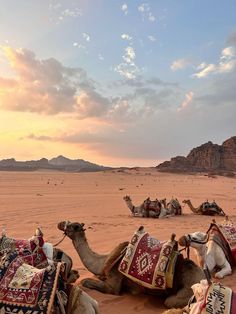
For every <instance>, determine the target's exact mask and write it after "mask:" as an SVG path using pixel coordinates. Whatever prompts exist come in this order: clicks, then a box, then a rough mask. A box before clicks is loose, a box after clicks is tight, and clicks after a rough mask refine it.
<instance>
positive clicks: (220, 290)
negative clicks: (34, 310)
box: [190, 283, 236, 314]
mask: <svg viewBox="0 0 236 314" xmlns="http://www.w3.org/2000/svg"><path fill="white" fill-rule="evenodd" d="M190 313H191V312H190ZM199 313H201V314H235V313H236V294H235V293H234V292H233V291H232V289H230V288H228V287H225V286H222V285H221V284H219V283H213V284H211V285H210V287H209V289H208V292H207V295H206V299H205V306H204V308H203V309H202V311H201V312H199Z"/></svg>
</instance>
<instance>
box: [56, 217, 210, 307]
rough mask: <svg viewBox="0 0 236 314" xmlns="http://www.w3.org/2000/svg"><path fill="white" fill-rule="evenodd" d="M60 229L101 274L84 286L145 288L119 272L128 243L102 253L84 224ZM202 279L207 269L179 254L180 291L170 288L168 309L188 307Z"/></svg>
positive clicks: (177, 280) (111, 289)
mask: <svg viewBox="0 0 236 314" xmlns="http://www.w3.org/2000/svg"><path fill="white" fill-rule="evenodd" d="M58 229H59V230H61V231H63V232H64V233H65V234H66V235H67V236H68V237H69V238H70V239H71V240H72V243H73V245H74V248H75V249H76V251H77V253H78V254H79V256H80V259H81V261H82V263H83V264H84V266H85V267H86V268H87V269H88V271H90V272H91V273H93V274H94V275H95V276H96V277H97V278H96V279H93V278H87V279H84V280H83V281H82V284H83V286H85V287H87V288H90V289H96V290H98V291H101V292H103V293H110V294H120V292H121V291H122V288H124V287H125V288H126V289H128V291H129V292H131V293H140V292H141V293H143V287H142V288H141V287H140V286H139V285H137V284H136V283H134V282H133V281H131V280H129V279H127V278H126V277H125V276H123V274H121V273H120V272H119V271H118V265H119V263H118V259H117V257H119V256H120V253H121V251H122V250H124V249H125V248H126V247H127V245H128V242H124V243H121V244H120V245H118V246H117V247H116V248H115V249H114V250H113V251H112V252H111V253H109V254H103V255H101V254H98V253H96V252H94V251H92V249H91V248H90V247H89V244H88V241H87V239H86V235H85V229H84V224H83V223H78V222H75V223H71V222H68V221H67V222H66V221H63V222H60V223H59V224H58ZM114 256H115V257H116V258H114ZM114 261H115V262H114ZM202 278H204V273H203V271H202V270H201V269H200V268H199V267H198V266H197V265H195V264H194V263H193V262H192V261H191V260H188V259H183V257H182V255H181V254H179V256H178V260H177V263H176V272H175V277H174V285H176V290H175V292H173V291H168V292H169V296H168V297H167V298H166V300H165V305H166V306H167V307H168V308H171V307H183V306H185V305H186V304H187V302H188V300H189V298H190V297H191V296H192V290H191V286H192V285H193V284H194V283H196V282H199V281H200V280H201V279H202ZM149 292H150V291H149ZM145 293H148V289H145ZM152 293H153V291H152ZM171 293H172V294H171ZM159 294H160V293H159ZM162 295H163V293H162ZM165 295H166V294H165ZM167 295H168V294H167Z"/></svg>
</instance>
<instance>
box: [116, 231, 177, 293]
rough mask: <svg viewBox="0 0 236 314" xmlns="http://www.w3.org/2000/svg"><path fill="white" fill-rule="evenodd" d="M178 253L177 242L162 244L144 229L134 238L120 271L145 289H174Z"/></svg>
mask: <svg viewBox="0 0 236 314" xmlns="http://www.w3.org/2000/svg"><path fill="white" fill-rule="evenodd" d="M177 256H178V252H177V251H176V241H167V242H160V241H159V240H157V239H155V238H153V237H151V236H150V235H149V234H148V233H147V232H145V231H144V230H143V229H142V230H138V231H137V232H136V233H135V234H134V235H133V237H132V239H131V241H130V243H129V245H128V247H127V250H126V254H125V256H124V257H123V259H122V261H121V263H120V265H119V271H120V272H121V273H122V274H123V275H125V276H126V277H128V278H130V279H132V280H133V281H135V282H136V283H138V284H140V285H141V286H143V287H146V288H150V289H161V290H165V289H167V288H172V286H173V277H174V268H175V262H176V260H177Z"/></svg>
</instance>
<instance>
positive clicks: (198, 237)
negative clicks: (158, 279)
mask: <svg viewBox="0 0 236 314" xmlns="http://www.w3.org/2000/svg"><path fill="white" fill-rule="evenodd" d="M214 232H215V229H212V228H210V229H209V230H208V232H207V233H204V232H199V231H198V232H194V233H191V234H187V235H184V236H182V237H180V238H179V240H178V243H179V245H180V246H184V247H192V248H194V249H195V252H196V255H197V259H198V264H199V266H201V267H203V266H204V264H206V266H207V267H208V269H209V271H210V273H211V272H213V270H214V268H217V269H220V270H219V271H218V272H216V273H215V277H216V278H224V277H225V276H227V275H231V274H232V268H231V265H230V262H231V263H232V259H231V257H230V254H231V253H230V251H229V248H228V246H227V245H226V244H224V241H223V240H222V237H219V236H218V237H217V238H215V236H214Z"/></svg>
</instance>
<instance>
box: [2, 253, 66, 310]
mask: <svg viewBox="0 0 236 314" xmlns="http://www.w3.org/2000/svg"><path fill="white" fill-rule="evenodd" d="M30 263H31V259H30V256H29V255H28V256H19V254H18V253H17V252H13V253H10V254H8V255H6V257H5V259H4V261H2V264H1V266H0V278H1V279H0V313H1V314H3V313H4V314H13V313H14V314H43V313H45V314H49V313H51V311H52V307H53V302H54V297H55V293H56V287H57V283H58V279H59V273H60V268H61V263H58V264H57V265H56V266H55V267H51V266H49V267H47V268H44V269H38V268H35V267H33V266H31V265H30Z"/></svg>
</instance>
